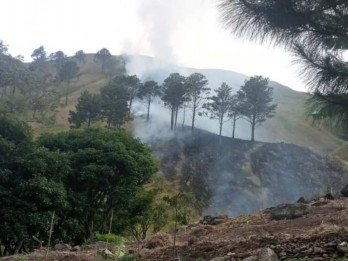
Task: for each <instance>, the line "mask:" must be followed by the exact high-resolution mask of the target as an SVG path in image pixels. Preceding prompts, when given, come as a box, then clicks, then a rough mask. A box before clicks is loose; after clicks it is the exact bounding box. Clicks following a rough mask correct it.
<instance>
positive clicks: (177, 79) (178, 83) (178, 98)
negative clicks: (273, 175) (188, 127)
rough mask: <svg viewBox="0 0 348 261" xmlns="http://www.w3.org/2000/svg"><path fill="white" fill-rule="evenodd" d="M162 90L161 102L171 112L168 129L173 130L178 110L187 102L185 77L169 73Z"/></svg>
mask: <svg viewBox="0 0 348 261" xmlns="http://www.w3.org/2000/svg"><path fill="white" fill-rule="evenodd" d="M162 88H163V96H162V100H163V101H164V105H165V106H167V107H168V108H169V109H170V111H171V118H170V127H171V129H172V130H173V129H174V127H176V122H177V117H178V111H179V108H180V106H182V105H183V103H184V102H185V101H187V100H188V97H187V85H186V84H185V77H184V76H182V75H180V74H179V73H171V74H170V75H169V76H168V77H167V78H166V79H165V80H164V82H163V84H162Z"/></svg>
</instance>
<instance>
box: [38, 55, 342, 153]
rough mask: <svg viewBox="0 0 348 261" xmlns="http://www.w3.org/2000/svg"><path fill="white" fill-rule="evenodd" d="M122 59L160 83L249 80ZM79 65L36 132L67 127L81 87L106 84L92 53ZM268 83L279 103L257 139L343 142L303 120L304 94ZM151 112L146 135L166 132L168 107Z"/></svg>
mask: <svg viewBox="0 0 348 261" xmlns="http://www.w3.org/2000/svg"><path fill="white" fill-rule="evenodd" d="M123 58H124V59H125V60H126V69H127V73H128V74H137V75H138V76H139V77H140V78H141V79H142V80H146V79H150V78H151V79H155V80H157V81H158V82H160V83H161V82H162V81H163V79H164V78H165V77H167V76H168V75H169V74H170V73H172V72H179V73H182V74H184V75H188V74H190V73H192V72H200V73H203V74H204V75H206V76H207V78H208V79H209V83H210V87H211V88H216V87H218V86H219V85H220V84H221V83H222V82H223V81H225V82H227V83H229V84H230V85H231V86H232V87H233V91H237V90H238V88H239V87H240V85H242V84H243V82H244V80H246V79H248V76H246V75H243V74H239V73H235V72H231V71H226V70H218V69H193V68H184V67H179V66H176V65H171V64H168V63H165V62H161V61H159V60H157V59H155V58H151V57H146V56H134V55H130V56H123ZM80 67H81V75H82V76H81V77H80V79H79V80H77V81H75V82H73V83H72V88H71V91H70V96H69V105H68V106H67V107H64V106H63V98H62V102H61V106H59V107H58V108H57V110H56V113H55V118H56V123H55V124H54V125H53V126H44V125H41V124H37V123H32V126H33V127H34V129H35V131H36V133H42V132H47V131H48V132H51V131H60V130H66V129H68V128H69V123H68V122H67V119H68V113H69V110H73V109H74V107H75V105H76V103H77V99H78V97H79V95H80V94H81V93H82V92H83V91H84V90H89V91H91V92H98V90H99V89H100V88H101V87H103V86H104V85H105V84H106V83H107V81H108V78H106V77H104V76H103V75H102V74H101V73H100V65H98V64H96V63H95V62H94V61H93V54H88V55H87V59H86V63H84V64H81V65H80ZM122 70H123V69H122V68H119V69H118V73H121V72H122ZM271 85H272V86H273V87H274V101H275V102H276V103H277V104H278V108H277V114H276V115H275V117H274V118H272V119H270V120H268V121H267V122H266V123H264V124H263V125H262V126H261V127H259V128H257V130H256V139H257V140H260V141H265V142H286V143H292V144H297V145H300V146H305V147H308V148H311V149H313V150H316V151H318V152H320V153H330V152H332V151H333V150H335V149H337V148H338V147H339V146H340V145H341V144H342V140H340V139H338V138H336V137H334V136H332V135H330V134H329V133H328V132H327V131H325V130H319V129H317V128H316V127H313V126H312V125H311V122H310V121H308V120H307V119H306V117H305V114H304V111H305V108H304V105H305V101H306V99H307V97H308V96H307V94H306V93H302V92H296V91H293V90H292V89H290V88H288V87H286V86H283V85H280V84H278V83H276V82H271ZM134 105H135V106H134V114H135V115H136V116H139V115H141V114H143V113H144V110H145V108H144V106H143V105H142V104H141V103H135V104H134ZM151 112H152V120H153V122H156V126H153V128H152V129H153V130H154V132H150V133H148V134H147V136H150V135H156V133H157V132H158V131H159V127H160V128H161V130H160V132H167V130H168V127H167V126H168V121H169V113H168V112H167V110H165V109H163V105H162V103H161V102H160V101H158V102H157V103H154V104H153V107H152V111H151ZM181 121H182V118H181V115H179V122H181ZM189 121H190V113H187V115H186V122H185V123H186V124H189ZM138 122H141V121H138ZM141 124H143V123H141ZM196 126H197V127H199V128H201V129H205V130H208V131H210V132H215V133H216V132H217V128H218V127H217V123H216V122H214V121H212V120H210V119H208V118H206V117H198V118H197V123H196ZM138 127H139V129H142V126H141V125H139V126H134V129H135V135H138V132H137V128H138ZM223 135H225V136H230V135H231V124H230V123H226V125H225V127H224V130H223ZM139 136H141V135H139ZM236 137H237V138H240V139H246V140H247V139H249V138H250V127H249V124H247V123H246V122H245V121H243V120H239V121H238V122H237V129H236Z"/></svg>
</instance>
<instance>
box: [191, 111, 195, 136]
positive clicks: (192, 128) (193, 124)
mask: <svg viewBox="0 0 348 261" xmlns="http://www.w3.org/2000/svg"><path fill="white" fill-rule="evenodd" d="M195 118H196V106H195V105H193V111H192V125H191V131H192V133H193V132H194V129H195Z"/></svg>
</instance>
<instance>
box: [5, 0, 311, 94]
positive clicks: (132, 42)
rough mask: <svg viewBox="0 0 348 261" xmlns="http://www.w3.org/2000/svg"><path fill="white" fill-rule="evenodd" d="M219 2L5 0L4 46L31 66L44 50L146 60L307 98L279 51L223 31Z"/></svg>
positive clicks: (189, 0)
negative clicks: (266, 84)
mask: <svg viewBox="0 0 348 261" xmlns="http://www.w3.org/2000/svg"><path fill="white" fill-rule="evenodd" d="M216 3H217V1H216V0H98V1H97V0H1V15H0V24H1V26H0V39H2V40H3V41H4V42H5V43H7V44H8V45H9V47H10V48H9V51H10V53H11V54H12V55H18V54H22V55H24V57H25V59H26V61H29V60H30V55H31V53H32V51H33V50H34V49H35V48H37V47H39V46H40V45H43V46H44V47H45V48H46V51H47V53H48V54H49V53H51V52H55V51H58V50H62V51H63V52H65V53H66V54H68V55H73V54H74V53H75V52H76V51H77V50H80V49H83V50H84V51H85V52H96V51H98V50H100V49H101V48H103V47H106V48H108V49H109V50H110V51H111V53H112V54H120V53H131V54H145V55H150V56H155V57H158V58H160V59H162V60H165V61H168V62H171V63H176V64H178V65H183V66H190V67H195V68H220V69H227V70H232V71H236V72H240V73H244V74H247V75H255V74H261V75H264V76H267V77H269V78H271V79H272V80H275V81H278V82H280V83H282V84H284V85H287V86H289V87H291V88H293V89H296V90H302V91H305V90H306V88H305V87H304V84H303V83H302V82H301V81H300V80H299V78H298V74H297V70H298V68H297V67H295V66H293V65H291V61H292V58H291V57H290V55H289V54H287V53H286V52H285V51H283V50H282V49H279V48H274V47H272V46H268V45H263V46H262V45H260V44H258V43H250V42H248V41H246V40H241V39H237V38H236V37H235V36H234V35H232V34H231V33H229V32H228V31H226V30H225V29H224V28H222V26H221V23H220V21H219V16H218V12H217V8H216Z"/></svg>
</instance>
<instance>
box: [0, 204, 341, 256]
mask: <svg viewBox="0 0 348 261" xmlns="http://www.w3.org/2000/svg"><path fill="white" fill-rule="evenodd" d="M307 204H308V205H310V207H311V211H310V213H309V214H308V215H305V216H303V217H300V218H297V219H293V220H280V221H275V220H271V219H270V214H269V211H270V209H266V210H264V211H262V212H259V213H257V214H255V215H248V216H239V217H236V218H226V217H224V216H222V217H220V218H219V219H218V221H219V222H216V224H217V225H203V224H200V223H199V224H194V225H191V226H188V227H182V228H181V229H180V230H179V231H178V233H177V239H176V242H177V244H176V245H177V247H176V253H177V256H179V257H180V258H179V259H176V260H182V261H184V260H185V261H193V260H208V261H209V260H211V259H212V258H215V257H225V258H226V259H224V260H242V259H243V258H246V257H249V256H252V255H254V254H255V253H256V252H257V251H258V249H260V248H265V247H268V248H271V249H273V250H274V251H275V253H276V254H277V255H278V257H279V259H280V260H287V259H292V260H293V259H300V258H308V259H306V260H335V259H338V258H341V257H343V256H344V253H340V252H339V251H338V250H337V245H338V244H340V243H342V242H344V241H346V242H347V241H348V230H347V228H348V198H338V199H335V200H326V199H323V198H321V199H318V200H315V201H312V202H309V203H307ZM162 238H167V240H168V244H165V243H163V244H159V247H157V248H155V249H147V248H146V244H147V243H148V242H149V241H150V240H151V239H149V240H148V241H144V242H142V244H141V248H142V249H141V252H140V253H141V255H142V259H141V260H148V261H157V260H158V261H160V260H161V261H162V260H168V261H169V260H174V259H173V258H172V256H173V247H172V242H173V233H168V234H167V236H166V237H163V236H162ZM101 244H102V245H101ZM163 245H164V246H163ZM103 247H104V244H103V243H99V244H98V243H97V244H94V245H90V246H82V247H81V250H80V251H78V252H71V251H51V252H50V254H49V258H48V260H57V261H61V260H67V261H92V260H99V258H98V257H97V255H96V251H97V250H98V249H100V248H103ZM127 247H128V249H129V250H130V251H131V252H133V253H134V252H135V251H137V250H136V249H137V245H136V244H134V243H128V244H127ZM45 253H46V251H45V249H42V250H38V251H36V252H34V253H32V254H30V255H27V256H25V259H18V258H19V257H20V256H17V257H7V258H6V257H5V258H0V260H1V261H5V260H6V261H14V260H43V257H44V255H45ZM221 260H222V259H221ZM341 260H343V259H341Z"/></svg>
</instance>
